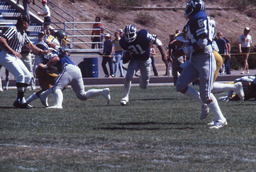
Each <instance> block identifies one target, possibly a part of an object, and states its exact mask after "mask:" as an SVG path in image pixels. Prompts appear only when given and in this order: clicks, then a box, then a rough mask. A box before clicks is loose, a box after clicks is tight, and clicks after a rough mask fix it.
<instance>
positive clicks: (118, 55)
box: [112, 32, 124, 77]
mask: <svg viewBox="0 0 256 172" xmlns="http://www.w3.org/2000/svg"><path fill="white" fill-rule="evenodd" d="M120 39H121V38H120V32H115V39H114V40H113V41H112V43H113V44H114V50H115V53H114V58H115V68H114V73H113V77H115V76H116V73H117V70H118V68H119V71H120V77H124V71H123V66H122V57H123V49H122V48H121V46H120V44H119V41H120Z"/></svg>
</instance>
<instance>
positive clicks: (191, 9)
mask: <svg viewBox="0 0 256 172" xmlns="http://www.w3.org/2000/svg"><path fill="white" fill-rule="evenodd" d="M199 11H205V5H204V1H203V0H190V1H189V2H188V3H187V5H186V8H185V14H184V16H185V17H186V18H188V16H191V15H192V16H193V15H194V14H196V13H197V12H199Z"/></svg>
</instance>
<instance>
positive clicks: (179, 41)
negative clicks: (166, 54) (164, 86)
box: [170, 29, 189, 85]
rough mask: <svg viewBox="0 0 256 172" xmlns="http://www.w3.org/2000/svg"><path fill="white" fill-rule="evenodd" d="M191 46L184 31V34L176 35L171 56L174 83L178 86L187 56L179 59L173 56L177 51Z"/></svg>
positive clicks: (171, 45)
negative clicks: (182, 65)
mask: <svg viewBox="0 0 256 172" xmlns="http://www.w3.org/2000/svg"><path fill="white" fill-rule="evenodd" d="M187 44H189V41H188V40H187V38H186V31H185V29H184V30H183V33H179V34H178V35H176V37H175V39H174V40H173V41H172V42H171V43H170V48H171V50H172V51H171V56H172V60H173V62H172V76H173V83H174V85H176V82H177V79H178V77H179V75H180V73H181V72H182V68H181V64H183V63H184V62H185V61H186V56H185V55H182V56H179V57H175V56H173V54H175V51H178V50H179V49H180V48H182V47H186V46H187Z"/></svg>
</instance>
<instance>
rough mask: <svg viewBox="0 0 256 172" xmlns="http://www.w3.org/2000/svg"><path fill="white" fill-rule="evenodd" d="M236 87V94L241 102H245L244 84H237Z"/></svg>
mask: <svg viewBox="0 0 256 172" xmlns="http://www.w3.org/2000/svg"><path fill="white" fill-rule="evenodd" d="M235 87H236V89H235V92H236V94H237V95H238V97H239V98H240V101H241V102H243V101H244V89H243V84H242V82H237V83H235Z"/></svg>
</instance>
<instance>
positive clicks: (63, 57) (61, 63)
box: [57, 53, 75, 71]
mask: <svg viewBox="0 0 256 172" xmlns="http://www.w3.org/2000/svg"><path fill="white" fill-rule="evenodd" d="M59 58H60V61H59V62H58V63H57V68H58V70H59V71H62V69H63V67H64V66H65V65H67V64H72V65H75V63H74V62H73V61H72V60H71V59H70V58H69V56H68V55H67V54H65V53H63V54H62V55H59Z"/></svg>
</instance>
